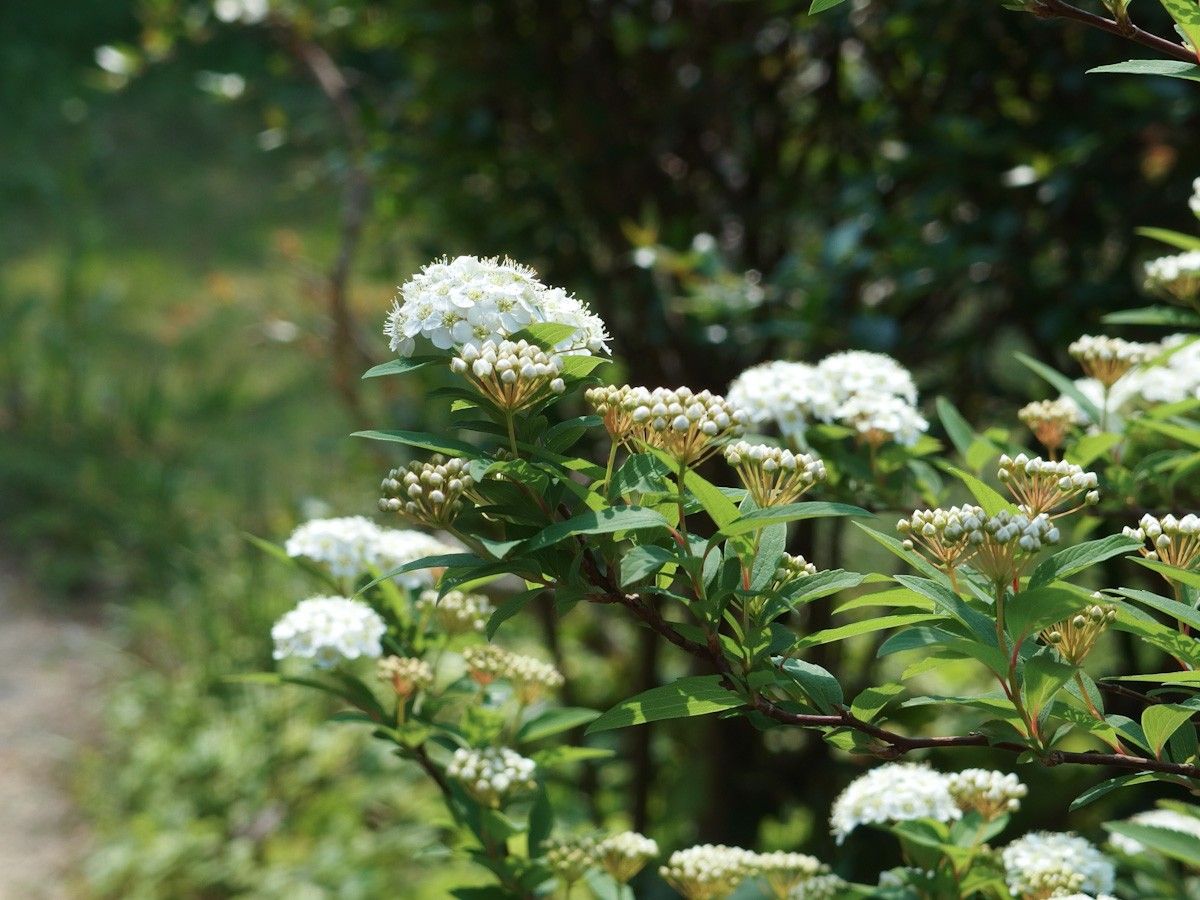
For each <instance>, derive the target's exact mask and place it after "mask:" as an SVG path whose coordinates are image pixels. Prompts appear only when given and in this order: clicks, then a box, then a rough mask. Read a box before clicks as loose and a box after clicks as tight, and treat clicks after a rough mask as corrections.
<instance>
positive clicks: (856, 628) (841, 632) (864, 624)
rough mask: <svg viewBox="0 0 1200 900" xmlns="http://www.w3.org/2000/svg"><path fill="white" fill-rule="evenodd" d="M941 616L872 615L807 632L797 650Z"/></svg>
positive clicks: (797, 645)
mask: <svg viewBox="0 0 1200 900" xmlns="http://www.w3.org/2000/svg"><path fill="white" fill-rule="evenodd" d="M937 618H940V616H936V615H932V614H930V613H897V614H896V615H891V616H872V617H871V618H869V619H863V620H861V621H859V622H851V623H850V624H849V625H842V626H839V627H838V628H826V629H824V630H822V631H815V632H813V633H812V634H806V635H805V636H804V637H802V638H800V640H799V641H797V642H796V646H795V649H796V650H805V649H807V648H809V647H816V646H818V645H819V644H832V643H834V642H836V641H844V640H846V639H847V638H852V637H857V636H858V635H860V634H872V633H873V632H876V631H884V630H885V629H888V628H904V627H905V626H907V625H916V624H917V623H919V622H929V621H931V620H933V619H937Z"/></svg>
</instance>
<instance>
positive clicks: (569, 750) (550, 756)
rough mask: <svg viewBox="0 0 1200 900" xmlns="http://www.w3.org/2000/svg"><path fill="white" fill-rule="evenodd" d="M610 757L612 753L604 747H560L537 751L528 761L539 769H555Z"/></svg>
mask: <svg viewBox="0 0 1200 900" xmlns="http://www.w3.org/2000/svg"><path fill="white" fill-rule="evenodd" d="M611 756H613V751H612V750H609V749H608V748H606V747H571V746H567V745H560V746H557V747H547V748H546V749H545V750H539V751H537V753H534V754H533V755H532V756H530V759H532V760H533V761H534V762H535V763H537V765H538V768H539V769H557V768H558V767H559V766H568V765H571V764H572V763H577V762H586V761H588V760H592V759H608V758H609V757H611Z"/></svg>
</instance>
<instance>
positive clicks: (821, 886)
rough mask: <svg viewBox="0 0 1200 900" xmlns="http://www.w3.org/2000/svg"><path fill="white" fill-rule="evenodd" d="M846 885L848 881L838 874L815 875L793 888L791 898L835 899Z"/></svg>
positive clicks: (792, 899) (800, 899)
mask: <svg viewBox="0 0 1200 900" xmlns="http://www.w3.org/2000/svg"><path fill="white" fill-rule="evenodd" d="M846 887H847V885H846V882H845V881H844V880H843V879H842V878H840V877H839V876H837V875H833V874H827V875H814V876H813V877H812V878H809V879H806V880H805V881H802V882H800V883H799V884H798V885H796V886H795V887H794V888H792V894H791V900H835V898H837V897H840V896H842V892H843V891H845V890H846Z"/></svg>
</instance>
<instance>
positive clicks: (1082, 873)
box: [1001, 831, 1115, 900]
mask: <svg viewBox="0 0 1200 900" xmlns="http://www.w3.org/2000/svg"><path fill="white" fill-rule="evenodd" d="M1001 858H1002V859H1003V861H1004V872H1005V880H1006V881H1007V882H1008V888H1009V890H1010V891H1012V892H1013V894H1014V895H1016V896H1017V897H1020V898H1029V900H1041V898H1045V897H1056V896H1061V895H1066V894H1074V893H1084V894H1106V893H1108V892H1109V891H1111V890H1112V889H1113V878H1114V875H1115V868H1114V866H1113V864H1112V861H1111V860H1109V859H1108V858H1107V857H1105V855H1104V854H1103V853H1101V852H1100V851H1099V850H1097V849H1096V848H1095V847H1093V846H1092V845H1091V844H1090V843H1089V842H1088V841H1086V840H1085V839H1084V838H1081V837H1079V836H1078V835H1074V834H1067V833H1060V832H1053V831H1034V832H1031V833H1030V834H1027V835H1025V836H1024V837H1021V838H1017V840H1015V841H1013V842H1012V843H1011V844H1009V845H1008V846H1007V847H1005V848H1004V850H1003V851H1002V853H1001Z"/></svg>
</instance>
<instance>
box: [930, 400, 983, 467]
mask: <svg viewBox="0 0 1200 900" xmlns="http://www.w3.org/2000/svg"><path fill="white" fill-rule="evenodd" d="M936 404H937V413H938V418H939V419H941V420H942V427H943V428H945V429H946V436H947V437H949V438H950V442H951V443H952V444H954V448H955V449H956V450H958V452H959V454H960V455H962V456H963V458H966V455H967V451H968V450H970V449H971V445H972V444H973V443H975V440H976V438H977V437H978V436H977V435H976V434H975V432H974V431H973V430H972V428H971V426H970V425H969V424H968V423H967V420H966V419H964V418H963V416H962V413H960V412H959V411H958V409H957V408H955V406H954V404H953V403H951V402H950V401H949V400H947V399H946V398H945V397H938V398H937V401H936Z"/></svg>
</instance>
